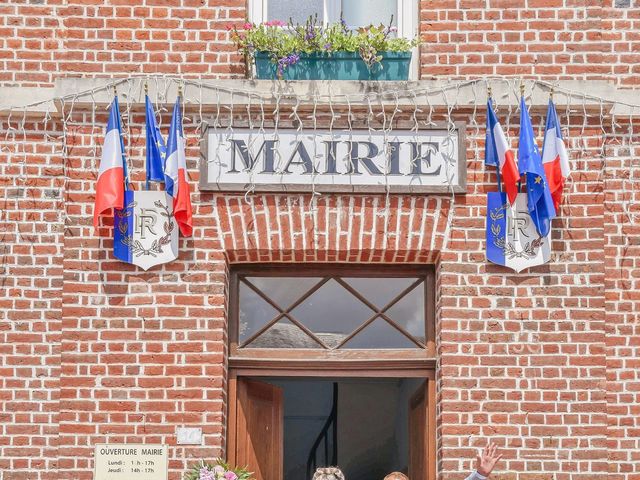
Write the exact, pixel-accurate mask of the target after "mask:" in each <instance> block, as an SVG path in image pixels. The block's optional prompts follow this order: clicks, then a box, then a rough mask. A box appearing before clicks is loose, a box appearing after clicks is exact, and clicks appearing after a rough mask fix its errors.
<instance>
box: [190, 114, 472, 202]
mask: <svg viewBox="0 0 640 480" xmlns="http://www.w3.org/2000/svg"><path fill="white" fill-rule="evenodd" d="M203 157H204V158H206V162H201V175H200V190H225V191H244V190H247V189H249V188H251V189H252V190H255V191H263V192H264V191H285V192H311V191H316V192H355V193H358V192H361V193H371V192H378V193H382V192H386V191H390V192H397V193H401V192H404V193H447V194H448V193H452V192H465V191H466V170H465V169H466V159H467V156H466V150H465V140H464V124H461V123H456V124H452V125H448V126H445V128H432V129H424V130H418V131H411V130H392V131H384V132H383V131H378V130H371V131H369V130H352V131H347V130H337V129H336V130H331V131H329V130H300V131H298V130H294V129H288V130H287V129H279V130H278V131H266V130H261V129H258V128H255V129H253V130H250V129H239V128H237V129H233V130H231V129H225V128H216V129H214V128H211V127H209V129H208V130H207V132H206V142H205V145H204V151H203Z"/></svg>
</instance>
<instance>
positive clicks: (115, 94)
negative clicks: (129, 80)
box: [113, 82, 129, 190]
mask: <svg viewBox="0 0 640 480" xmlns="http://www.w3.org/2000/svg"><path fill="white" fill-rule="evenodd" d="M113 99H114V101H115V102H117V101H118V84H117V83H115V82H114V83H113ZM117 106H118V111H117V114H118V136H119V137H120V150H121V151H122V168H123V169H124V189H125V190H128V189H129V169H128V168H127V156H126V154H125V151H124V140H123V139H122V118H120V105H117Z"/></svg>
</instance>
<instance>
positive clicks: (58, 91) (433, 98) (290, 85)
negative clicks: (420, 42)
mask: <svg viewBox="0 0 640 480" xmlns="http://www.w3.org/2000/svg"><path fill="white" fill-rule="evenodd" d="M145 79H146V77H132V78H130V79H116V80H115V81H116V82H117V83H118V85H117V90H118V94H119V96H120V98H121V101H122V103H123V104H124V103H125V101H127V100H128V101H129V102H130V103H131V104H132V106H133V107H140V106H142V105H143V103H144V83H145ZM113 82H114V79H111V78H59V79H57V80H56V82H55V87H53V88H26V87H25V88H21V87H0V99H1V100H0V111H1V112H4V113H5V114H6V113H7V112H8V111H10V110H11V109H12V108H13V109H12V111H13V113H12V114H13V115H16V114H18V115H21V114H24V113H25V112H26V113H28V114H34V113H45V112H47V111H48V112H50V113H51V114H52V115H56V113H57V114H60V113H61V112H62V110H63V107H64V105H63V102H61V101H60V97H65V103H67V104H71V103H74V108H88V107H90V106H91V105H92V104H93V103H94V102H95V103H96V104H97V105H99V106H106V105H108V104H109V102H110V101H111V99H112V98H113V91H112V88H111V87H112V85H113ZM187 82H188V81H187ZM203 82H204V83H206V84H207V85H208V88H203V89H202V90H200V88H199V87H198V86H197V85H195V84H193V83H186V84H185V85H184V97H185V99H186V101H187V103H197V102H199V101H201V102H202V104H203V105H204V106H205V107H215V106H216V105H217V104H221V105H231V104H234V105H247V104H248V103H251V104H254V105H257V104H258V100H259V99H262V100H263V101H264V103H265V104H268V105H275V104H276V102H277V98H278V96H279V97H280V103H281V104H283V105H295V104H296V103H297V102H299V103H300V104H303V105H304V104H306V105H313V104H314V102H313V98H314V97H316V98H317V103H316V105H317V106H318V107H322V106H329V105H333V106H336V107H337V106H346V105H347V104H350V105H351V106H354V107H363V106H368V104H369V102H368V101H367V97H369V98H370V99H371V104H372V105H373V106H374V108H375V107H379V106H380V105H381V104H384V105H388V106H391V107H393V106H394V105H396V104H397V105H400V106H402V105H405V106H413V105H415V104H418V105H431V106H433V107H445V106H447V104H452V103H454V102H456V103H457V105H458V106H460V107H467V108H470V109H471V108H473V107H474V105H475V106H476V107H477V108H481V109H482V108H484V105H485V104H486V101H487V92H486V88H485V85H484V83H478V84H467V85H461V86H460V87H459V88H457V89H456V88H449V89H448V90H440V89H443V88H446V87H447V86H450V85H451V84H452V83H453V84H456V83H461V84H462V83H464V80H420V81H409V82H360V81H289V82H286V81H271V80H245V79H236V80H228V79H225V80H214V79H212V80H204V81H203ZM487 82H488V85H490V86H491V88H492V91H493V96H494V98H495V99H496V101H497V103H498V105H500V106H505V105H508V104H511V105H513V106H514V108H515V107H516V106H517V105H518V101H519V88H518V85H519V81H518V79H509V82H508V83H507V82H505V81H502V80H499V79H488V80H487ZM552 83H553V84H554V85H555V88H556V89H557V90H556V92H555V95H554V100H555V102H556V105H557V106H558V108H559V109H566V108H567V106H570V108H571V110H572V111H582V110H583V109H586V110H589V111H596V112H600V110H602V113H613V114H616V115H623V114H624V115H630V114H632V113H633V114H634V115H640V108H635V109H632V108H630V107H625V106H623V105H620V104H615V102H616V101H620V102H628V103H635V102H640V94H639V92H636V91H635V90H623V89H617V88H616V87H615V86H614V85H612V84H610V83H609V82H606V81H591V80H590V81H583V80H559V81H554V82H552ZM148 85H149V95H150V97H151V98H152V99H153V100H154V102H157V103H160V104H164V105H165V106H167V107H168V106H169V105H170V104H172V103H173V102H174V100H175V97H176V95H177V93H178V91H177V90H178V88H177V84H176V82H175V81H174V79H170V78H164V77H150V78H149V80H148ZM524 85H525V95H526V97H527V104H528V105H529V106H530V107H531V108H533V109H542V108H546V106H547V102H548V99H549V91H548V87H547V86H546V85H537V86H536V85H535V82H534V81H532V80H525V81H524ZM534 86H535V89H534ZM209 87H210V88H209ZM427 91H431V92H432V93H430V94H429V95H428V98H427V95H426V94H425V92H427ZM435 91H438V92H437V93H435ZM565 92H571V95H568V94H567V93H565ZM588 96H594V97H602V98H605V99H607V100H606V101H604V102H601V101H599V100H596V99H591V98H587V97H588ZM48 99H50V101H46V100H48ZM347 99H348V100H347ZM40 101H42V102H43V103H41V104H39V105H36V106H30V107H26V108H25V107H24V105H28V104H32V103H35V102H40ZM67 110H68V105H67Z"/></svg>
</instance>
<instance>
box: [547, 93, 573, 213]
mask: <svg viewBox="0 0 640 480" xmlns="http://www.w3.org/2000/svg"><path fill="white" fill-rule="evenodd" d="M542 165H543V166H544V173H545V175H546V176H547V183H548V184H549V190H550V191H551V198H552V199H553V205H554V206H555V207H556V211H558V207H560V203H561V202H562V190H563V189H564V181H565V179H566V178H567V177H568V176H569V174H570V173H571V170H570V167H569V157H568V155H567V149H566V148H565V146H564V140H563V139H562V131H561V130H560V122H559V121H558V114H557V113H556V106H555V105H554V104H553V100H549V108H547V126H546V127H545V132H544V144H543V145H542Z"/></svg>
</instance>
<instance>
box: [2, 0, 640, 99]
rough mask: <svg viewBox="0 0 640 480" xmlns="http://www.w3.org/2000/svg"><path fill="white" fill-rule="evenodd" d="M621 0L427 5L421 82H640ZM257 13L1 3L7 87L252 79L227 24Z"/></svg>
mask: <svg viewBox="0 0 640 480" xmlns="http://www.w3.org/2000/svg"><path fill="white" fill-rule="evenodd" d="M618 1H620V0H579V1H575V0H570V1H565V0H529V1H528V2H525V1H524V0H519V1H511V0H458V1H456V0H420V32H421V38H422V39H423V45H422V47H421V66H422V68H421V75H422V77H423V78H430V77H431V76H447V77H452V76H454V77H467V78H468V77H474V76H478V75H496V76H505V75H506V76H514V75H517V76H527V77H544V78H547V79H554V78H562V79H571V80H574V79H607V80H610V81H612V82H614V83H616V84H618V85H622V86H633V85H637V84H638V82H639V80H638V73H640V72H639V71H638V68H639V67H638V65H639V64H640V53H638V52H640V34H639V33H638V32H639V31H640V13H638V12H639V9H638V8H620V7H615V5H616V3H617V2H618ZM631 1H636V0H631ZM246 15H247V11H246V0H224V1H220V0H148V1H146V0H135V1H130V0H114V1H109V2H107V1H105V0H65V1H63V0H41V1H39V2H26V1H16V0H9V1H7V2H3V4H2V5H0V84H5V85H51V84H52V83H53V81H54V80H55V78H57V77H60V76H71V77H77V76H87V75H88V76H126V75H130V74H134V73H135V74H174V75H175V74H178V75H190V76H204V77H220V78H227V77H241V76H243V75H244V73H243V72H244V62H243V60H242V58H241V57H240V56H239V55H238V54H237V53H236V51H235V48H234V47H233V44H232V43H231V42H230V40H229V33H228V31H227V30H226V27H227V26H228V25H232V24H233V23H240V22H242V21H243V20H244V18H245V17H246Z"/></svg>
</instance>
